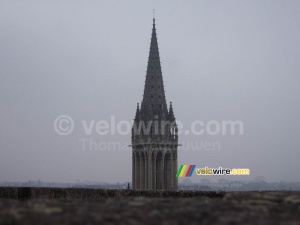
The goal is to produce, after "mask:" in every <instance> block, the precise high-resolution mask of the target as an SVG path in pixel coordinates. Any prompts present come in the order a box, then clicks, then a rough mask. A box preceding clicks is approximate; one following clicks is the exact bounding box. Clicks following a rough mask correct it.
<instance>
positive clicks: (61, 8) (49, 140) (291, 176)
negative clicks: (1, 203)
mask: <svg viewBox="0 0 300 225" xmlns="http://www.w3.org/2000/svg"><path fill="white" fill-rule="evenodd" d="M153 9H155V18H156V29H157V36H158V46H159V51H160V52H159V53H160V59H161V64H162V72H163V79H164V85H165V92H166V98H167V103H168V105H169V102H170V101H172V104H173V108H174V113H175V117H176V119H177V120H179V121H181V122H182V124H183V126H184V129H183V130H190V127H191V124H192V123H193V121H203V122H204V123H207V122H209V121H217V122H220V123H221V122H222V121H229V120H232V121H242V123H243V135H238V134H236V135H230V134H226V135H222V134H221V133H218V134H216V135H210V134H208V133H207V132H206V133H204V134H203V135H194V134H192V133H191V132H190V134H189V135H186V134H184V132H183V133H182V134H180V135H179V142H180V143H182V144H183V146H182V147H181V148H180V147H179V149H178V152H179V153H178V154H179V156H178V164H179V165H180V164H195V165H197V167H205V166H208V167H219V166H222V167H229V168H249V169H250V171H251V175H250V176H243V177H241V176H239V177H237V176H231V177H228V176H216V177H213V176H205V177H202V176H196V175H194V176H192V177H191V179H192V181H193V182H200V181H201V179H203V178H207V179H210V180H217V179H219V178H225V179H231V180H251V179H252V180H253V179H254V178H255V177H257V176H264V177H265V179H266V181H271V182H272V181H300V179H299V171H300V163H299V159H300V151H299V146H300V138H299V125H300V123H299V119H298V115H300V104H299V103H300V89H299V84H300V82H299V81H300V77H299V72H300V63H299V58H300V42H299V40H300V31H299V24H300V2H299V1H278V0H273V1H269V0H267V1H258V0H254V1H248V2H240V1H233V0H229V1H184V2H183V1H163V2H162V1H149V2H148V1H147V2H141V1H137V0H135V1H133V0H130V1H126V2H125V1H117V2H110V1H82V0H78V1H70V0H65V1H58V0H52V1H49V0H48V1H47V0H45V1H33V0H28V1H26V2H25V1H20V0H13V1H11V0H10V1H8V0H4V1H2V2H1V6H0V28H1V29H0V40H1V41H0V77H1V82H0V93H1V94H0V111H1V113H0V124H1V128H0V182H6V181H8V182H13V181H28V180H38V179H40V180H42V181H45V182H75V181H77V180H92V181H103V182H126V181H130V180H131V148H130V146H128V145H130V142H131V133H130V132H127V133H126V135H122V134H120V133H118V132H116V134H112V133H113V132H112V131H111V129H109V132H108V134H106V135H99V134H98V132H97V128H96V123H97V122H98V121H102V120H105V121H107V122H108V123H109V125H111V120H112V118H113V119H115V121H116V123H117V124H118V123H119V122H120V121H129V122H131V121H132V120H133V118H134V115H135V110H136V104H137V103H140V102H141V100H142V97H143V89H144V83H145V75H146V68H147V61H148V54H149V47H150V38H151V29H152V18H153V13H152V10H153ZM60 115H68V116H70V117H71V118H72V119H73V121H74V130H73V132H71V133H70V134H68V135H59V134H58V133H57V132H56V131H55V129H54V121H55V119H56V118H57V117H59V116H60ZM83 121H85V122H83ZM92 121H94V126H93V122H92ZM85 125H86V126H85ZM123 125H124V124H123ZM64 126H66V124H64ZM122 128H124V129H125V128H126V126H125V125H124V126H122ZM90 129H91V130H90ZM87 130H88V131H89V130H90V133H91V134H90V135H87V132H86V131H87ZM123 131H124V130H123ZM88 133H89V132H88ZM124 133H125V132H124ZM84 140H86V142H85V141H84ZM90 140H91V142H92V143H94V142H95V143H97V144H98V145H100V147H99V148H98V147H97V148H98V149H96V150H95V149H93V147H91V148H92V149H91V150H90V148H89V144H88V143H90ZM83 142H85V143H86V144H87V146H85V147H86V148H85V149H83V148H84V146H83ZM205 143H208V145H209V144H212V145H213V144H217V145H218V146H220V148H218V149H212V148H211V147H210V148H209V149H204V147H203V146H204V145H205ZM92 145H93V144H92ZM101 146H102V147H103V146H104V147H103V148H101ZM109 146H110V147H109ZM116 146H117V147H116ZM118 146H119V147H118ZM201 146H202V147H201ZM179 165H178V166H179ZM179 181H182V178H180V179H179Z"/></svg>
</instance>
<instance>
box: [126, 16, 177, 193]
mask: <svg viewBox="0 0 300 225" xmlns="http://www.w3.org/2000/svg"><path fill="white" fill-rule="evenodd" d="M177 131H178V130H177V125H176V122H175V116H174V112H173V108H172V102H170V108H169V109H168V107H167V103H166V98H165V91H164V84H163V77H162V72H161V65H160V59H159V52H158V44H157V37H156V29H155V19H153V29H152V37H151V44H150V53H149V59H148V67H147V73H146V82H145V88H144V96H143V101H142V103H141V106H139V104H138V105H137V109H136V115H135V118H134V125H133V128H132V188H133V189H145V190H156V189H173V190H174V189H177V188H178V179H177V177H176V172H177V147H178V134H177Z"/></svg>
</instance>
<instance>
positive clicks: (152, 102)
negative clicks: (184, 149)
mask: <svg viewBox="0 0 300 225" xmlns="http://www.w3.org/2000/svg"><path fill="white" fill-rule="evenodd" d="M141 113H142V117H143V119H147V120H151V119H152V118H150V117H151V116H156V115H157V116H158V117H161V116H162V114H163V113H164V114H165V115H168V109H167V103H166V97H165V91H164V84H163V77H162V71H161V65H160V58H159V51H158V44H157V37H156V29H155V18H153V28H152V36H151V44H150V52H149V58H148V66H147V73H146V81H145V88H144V96H143V102H142V106H141Z"/></svg>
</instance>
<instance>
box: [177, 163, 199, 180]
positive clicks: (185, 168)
mask: <svg viewBox="0 0 300 225" xmlns="http://www.w3.org/2000/svg"><path fill="white" fill-rule="evenodd" d="M195 167H196V165H181V166H180V167H179V170H178V172H177V174H176V177H191V176H192V174H193V172H194V170H195Z"/></svg>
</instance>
